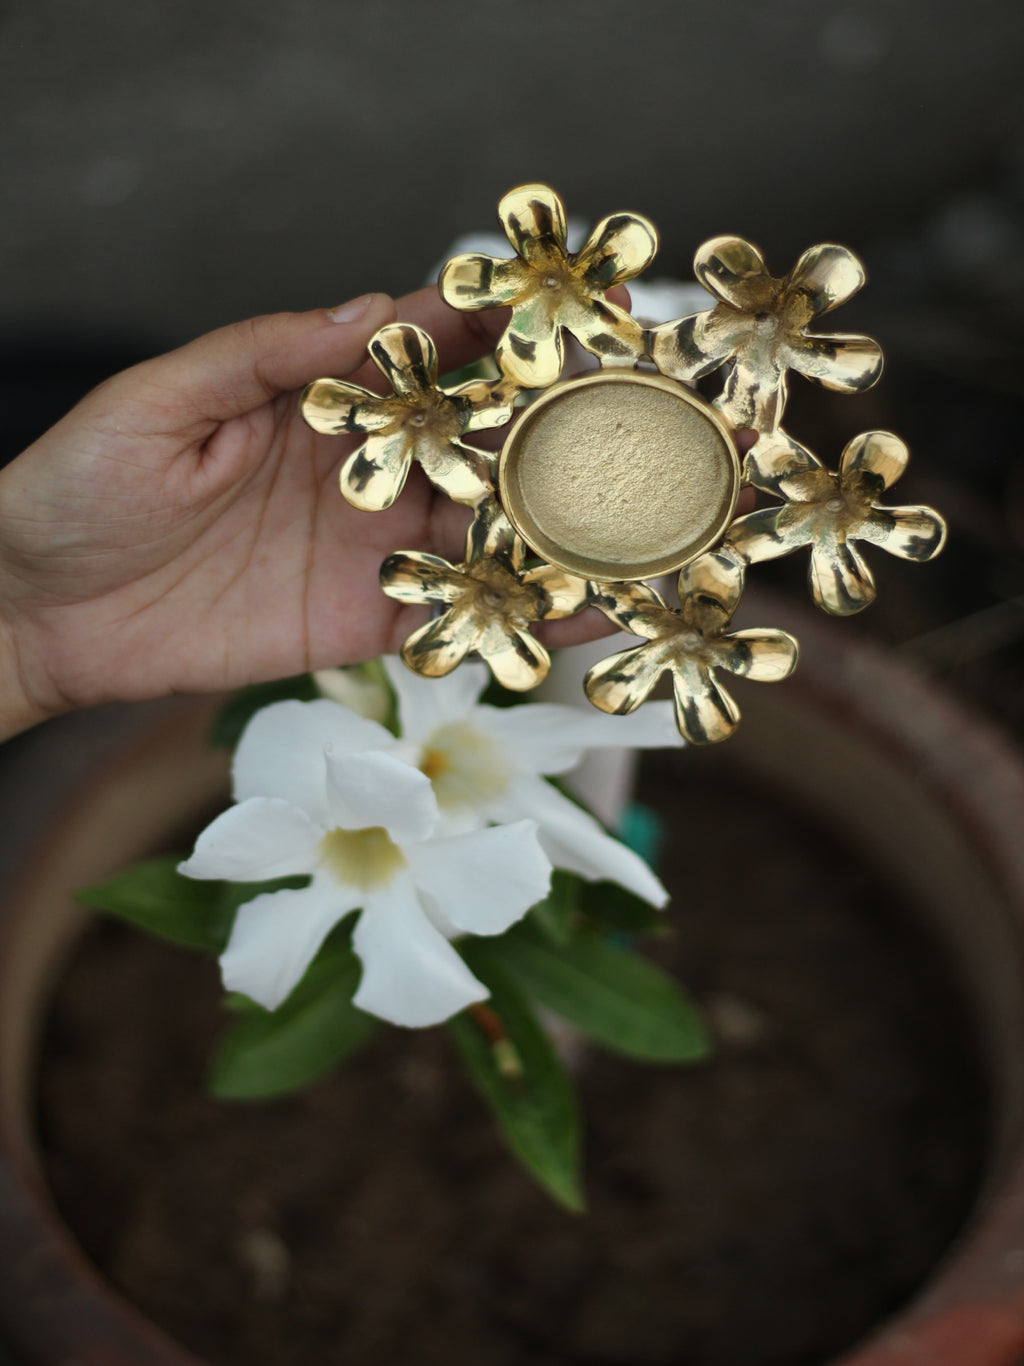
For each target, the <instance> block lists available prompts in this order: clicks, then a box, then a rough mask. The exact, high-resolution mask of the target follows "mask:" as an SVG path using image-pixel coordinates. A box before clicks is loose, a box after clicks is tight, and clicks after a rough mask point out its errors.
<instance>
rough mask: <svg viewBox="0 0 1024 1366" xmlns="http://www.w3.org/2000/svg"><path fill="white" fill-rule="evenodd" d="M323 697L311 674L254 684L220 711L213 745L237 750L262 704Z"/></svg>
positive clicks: (212, 741)
mask: <svg viewBox="0 0 1024 1366" xmlns="http://www.w3.org/2000/svg"><path fill="white" fill-rule="evenodd" d="M319 696H320V693H319V691H318V690H317V686H316V684H315V683H314V682H313V679H312V676H311V675H310V674H299V675H298V676H297V677H295V678H279V679H275V680H274V681H273V682H270V683H253V684H252V685H251V686H250V687H248V688H242V689H241V690H240V691H239V692H236V693H235V694H234V696H233V697H230V698H229V699H228V701H227V702H226V703H225V704H224V706H223V707H222V708H221V710H220V711H219V712H218V714H217V716H216V717H215V719H214V722H213V725H212V726H211V727H210V735H209V740H210V744H211V745H216V746H217V747H219V748H223V749H234V747H235V746H236V745H237V744H238V742H239V740H240V739H241V738H242V731H243V730H245V728H246V726H247V725H248V724H249V722H250V721H251V720H252V718H253V716H254V715H255V714H256V712H258V711H259V710H260V709H261V708H262V707H269V706H270V704H271V702H286V701H288V700H289V699H291V698H295V699H297V700H298V701H300V702H312V701H313V699H314V698H317V697H319Z"/></svg>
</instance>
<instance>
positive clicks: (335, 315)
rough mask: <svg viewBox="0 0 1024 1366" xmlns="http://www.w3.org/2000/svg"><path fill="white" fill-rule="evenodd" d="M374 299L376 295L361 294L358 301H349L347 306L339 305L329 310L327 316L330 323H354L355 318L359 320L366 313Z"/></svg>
mask: <svg viewBox="0 0 1024 1366" xmlns="http://www.w3.org/2000/svg"><path fill="white" fill-rule="evenodd" d="M376 297H377V296H376V294H363V295H362V296H361V297H360V298H358V299H350V300H349V301H348V303H347V304H339V305H338V307H337V308H329V309H328V310H327V316H328V317H329V318H330V320H331V322H332V323H354V322H355V321H356V319H357V318H361V317H362V316H363V314H364V313H366V312H367V310H368V309H369V307H370V305H371V304H372V303H373V301H374V299H375V298H376Z"/></svg>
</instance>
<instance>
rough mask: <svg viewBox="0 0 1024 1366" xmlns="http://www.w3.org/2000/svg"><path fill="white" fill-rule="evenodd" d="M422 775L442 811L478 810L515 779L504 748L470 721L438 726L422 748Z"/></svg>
mask: <svg viewBox="0 0 1024 1366" xmlns="http://www.w3.org/2000/svg"><path fill="white" fill-rule="evenodd" d="M419 766H420V772H421V773H425V774H426V775H427V777H428V778H429V779H430V781H431V783H432V784H433V787H434V795H435V797H436V798H437V804H438V806H440V807H441V808H442V810H448V811H451V810H452V809H454V808H457V807H467V806H468V807H478V806H482V805H483V804H484V803H486V802H488V801H490V800H491V799H493V798H494V797H497V796H500V794H501V793H502V792H504V790H505V788H506V787H507V786H508V783H509V780H510V779H511V777H512V766H511V764H510V763H509V762H508V760H507V758H506V757H505V751H504V748H503V746H502V745H501V744H500V743H499V742H498V741H497V740H495V739H494V738H493V736H490V735H488V734H487V732H486V731H483V730H479V729H478V728H477V727H476V726H474V725H472V724H471V723H470V722H468V721H452V722H450V723H449V724H448V725H446V726H439V727H438V729H437V730H435V731H434V733H433V735H431V737H430V739H429V740H428V741H427V742H426V744H425V745H424V747H423V753H422V755H421V756H420V765H419Z"/></svg>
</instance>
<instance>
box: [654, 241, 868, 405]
mask: <svg viewBox="0 0 1024 1366" xmlns="http://www.w3.org/2000/svg"><path fill="white" fill-rule="evenodd" d="M693 268H694V272H695V273H696V276H697V278H698V280H700V282H701V284H702V285H703V286H704V288H705V289H707V290H708V291H709V292H710V293H711V294H713V295H714V296H715V298H716V299H718V301H719V302H718V303H717V304H716V305H715V306H714V307H713V308H710V309H708V310H707V311H706V312H703V313H695V314H694V315H693V316H692V317H689V318H683V319H682V320H681V321H680V322H672V323H665V324H664V325H663V326H661V327H656V328H653V329H652V331H651V333H650V350H651V355H652V356H653V357H654V361H655V364H656V365H657V366H658V368H659V370H661V371H662V373H663V374H666V375H671V376H672V377H673V378H674V379H679V380H687V381H689V380H696V379H699V378H700V377H701V376H702V375H707V374H710V373H711V372H712V371H713V370H717V369H718V368H719V367H720V366H722V365H725V364H726V363H728V362H731V363H732V368H731V369H730V371H729V374H728V377H727V379H726V382H725V388H724V390H723V391H722V394H721V396H720V397H719V398H718V399H717V401H716V407H717V408H718V409H719V410H720V411H721V413H722V414H723V415H724V416H725V417H726V418H727V419H728V421H729V422H731V423H732V424H733V426H735V427H753V428H754V429H755V430H756V431H759V432H767V431H774V430H775V428H776V427H778V425H779V422H780V421H781V418H782V410H783V408H784V406H785V401H786V372H787V371H788V370H796V371H798V372H799V373H800V374H802V375H804V376H805V377H806V378H807V379H810V380H813V381H814V382H815V383H816V384H823V385H825V386H826V387H827V388H829V389H838V390H840V391H842V392H843V393H848V394H859V393H861V392H862V391H863V390H864V389H868V388H870V386H871V385H872V384H874V382H875V380H877V379H878V376H879V375H880V374H881V372H882V351H881V348H880V347H879V345H878V343H877V342H875V341H872V339H871V338H870V337H861V336H853V335H838V334H836V335H830V336H822V335H819V334H817V333H814V332H808V331H807V328H808V327H809V326H810V324H811V323H813V322H814V321H815V320H816V319H817V318H819V317H820V316H821V315H822V314H824V313H829V312H831V311H832V309H833V308H837V307H838V306H839V305H840V304H842V303H845V302H846V301H847V299H850V298H852V296H853V295H854V294H856V293H857V291H858V290H859V289H860V287H861V285H863V283H864V280H865V274H864V267H863V266H862V265H861V263H860V262H859V261H858V260H857V258H856V256H854V255H853V253H852V252H851V251H849V250H847V248H846V247H839V246H834V245H832V244H830V243H825V244H823V245H821V246H817V247H811V248H810V249H809V250H807V251H805V252H804V254H803V255H802V256H801V257H800V259H799V261H797V263H796V265H795V266H794V267H793V269H792V271H791V272H790V273H789V275H787V276H784V277H783V278H781V279H777V278H776V277H774V276H773V275H770V274H769V272H768V268H767V266H766V265H765V263H764V258H763V257H762V256H761V253H760V252H759V251H758V249H757V248H756V247H755V246H753V245H751V243H750V242H746V241H744V240H743V238H742V237H713V238H712V239H711V240H710V241H709V242H705V243H704V245H703V246H702V247H700V248H699V249H698V251H697V255H696V257H695V258H694V263H693Z"/></svg>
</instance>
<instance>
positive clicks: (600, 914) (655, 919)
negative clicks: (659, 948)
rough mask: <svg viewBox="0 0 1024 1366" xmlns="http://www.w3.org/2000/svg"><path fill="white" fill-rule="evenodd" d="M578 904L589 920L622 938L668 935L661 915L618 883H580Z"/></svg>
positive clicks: (648, 903) (641, 898)
mask: <svg viewBox="0 0 1024 1366" xmlns="http://www.w3.org/2000/svg"><path fill="white" fill-rule="evenodd" d="M577 904H578V906H579V909H580V910H581V911H582V912H583V914H584V915H585V916H587V918H588V919H590V920H593V921H596V922H597V924H599V925H604V926H607V927H608V929H612V930H621V931H622V933H623V934H665V933H667V927H666V923H665V920H664V917H663V916H662V914H661V912H660V911H656V910H655V909H654V907H653V906H652V905H651V904H650V902H648V901H644V899H643V897H640V896H637V895H636V894H635V893H634V892H628V891H627V890H626V888H625V887H620V886H619V884H618V883H617V882H583V883H581V885H580V888H579V892H578V894H577Z"/></svg>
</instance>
